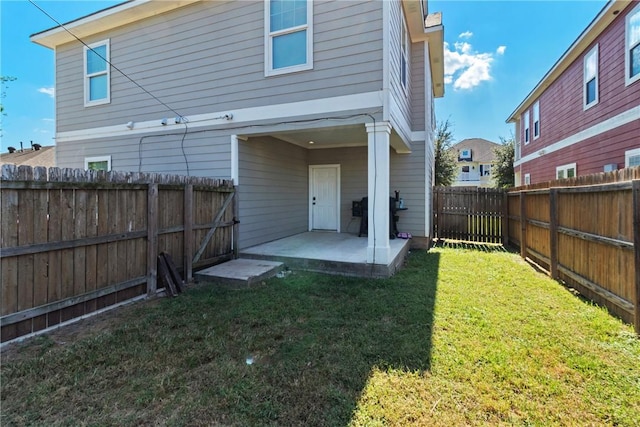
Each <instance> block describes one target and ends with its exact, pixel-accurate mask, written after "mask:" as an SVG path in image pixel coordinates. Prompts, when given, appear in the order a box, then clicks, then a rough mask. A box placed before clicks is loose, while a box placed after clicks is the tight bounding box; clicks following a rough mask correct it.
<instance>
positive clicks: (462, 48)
mask: <svg viewBox="0 0 640 427" xmlns="http://www.w3.org/2000/svg"><path fill="white" fill-rule="evenodd" d="M472 35H473V33H471V32H470V31H466V32H464V33H462V34H460V36H459V38H467V39H468V38H470V37H471V36H472ZM506 49H507V47H506V46H499V47H498V48H497V49H496V52H495V54H497V55H503V54H504V52H505V50H506ZM493 61H494V53H490V52H486V53H482V52H476V51H474V50H473V46H472V45H471V44H470V43H468V42H466V41H457V42H455V43H454V44H453V48H451V46H450V45H449V43H447V42H445V43H444V73H445V77H444V82H445V84H453V88H454V89H456V90H457V89H460V90H469V89H473V88H474V87H476V86H478V85H479V84H481V83H482V82H484V81H489V80H491V78H492V77H491V64H492V63H493Z"/></svg>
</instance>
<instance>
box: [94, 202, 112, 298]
mask: <svg viewBox="0 0 640 427" xmlns="http://www.w3.org/2000/svg"><path fill="white" fill-rule="evenodd" d="M97 198H98V200H97V209H98V213H97V216H98V225H97V229H98V235H99V236H104V235H106V234H109V211H110V209H111V206H110V205H109V200H110V197H109V190H103V191H100V192H98V195H97ZM96 259H97V262H98V265H99V266H101V268H98V271H96V289H102V288H105V287H107V286H108V285H109V263H108V261H109V245H108V244H107V243H102V244H99V245H96ZM105 267H106V268H105ZM105 305H106V304H105V297H100V298H97V299H96V310H100V309H101V308H104V307H105Z"/></svg>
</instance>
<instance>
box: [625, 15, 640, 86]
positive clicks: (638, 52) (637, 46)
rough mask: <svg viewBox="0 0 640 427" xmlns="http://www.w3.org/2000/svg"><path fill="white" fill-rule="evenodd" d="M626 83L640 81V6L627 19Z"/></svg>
mask: <svg viewBox="0 0 640 427" xmlns="http://www.w3.org/2000/svg"><path fill="white" fill-rule="evenodd" d="M625 40H626V42H625V46H626V47H625V58H624V59H625V61H624V62H625V69H626V70H627V71H626V72H625V82H626V84H627V85H629V84H631V83H633V82H635V81H636V80H640V5H637V6H636V7H635V8H634V9H633V10H632V11H631V13H629V14H628V15H627V19H626V39H625Z"/></svg>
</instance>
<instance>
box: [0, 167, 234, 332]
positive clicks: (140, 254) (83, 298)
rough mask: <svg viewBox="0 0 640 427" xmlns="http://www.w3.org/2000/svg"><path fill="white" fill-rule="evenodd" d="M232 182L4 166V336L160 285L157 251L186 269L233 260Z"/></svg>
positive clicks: (150, 292)
mask: <svg viewBox="0 0 640 427" xmlns="http://www.w3.org/2000/svg"><path fill="white" fill-rule="evenodd" d="M235 194H236V193H235V189H234V186H233V183H232V182H231V181H225V180H214V179H209V178H194V177H181V176H170V175H160V174H140V173H124V172H103V171H84V170H79V169H76V170H74V169H58V168H50V169H49V170H48V171H47V170H46V169H45V168H33V169H32V168H31V167H26V166H20V167H16V166H14V165H3V166H2V176H1V181H0V203H1V211H2V218H1V222H2V236H1V242H0V262H1V274H2V278H1V281H2V284H1V290H2V296H1V298H2V309H1V312H0V328H1V341H2V342H6V341H8V340H11V339H14V338H17V337H20V336H23V335H26V334H29V333H32V332H36V331H39V330H43V329H46V328H49V327H51V326H54V325H57V324H60V323H62V322H65V321H69V320H71V319H74V318H78V317H81V316H84V315H86V314H89V313H93V312H96V311H98V310H101V309H103V308H105V307H108V306H113V305H116V304H119V303H122V302H124V301H129V300H132V299H137V298H143V297H145V296H154V295H156V292H157V283H158V282H157V257H158V254H159V253H161V252H165V253H168V254H170V255H171V257H172V258H173V259H174V260H175V261H176V264H179V266H180V267H179V268H180V270H182V276H183V277H185V279H186V280H187V281H189V280H191V278H192V271H193V269H194V268H199V267H204V266H208V265H213V264H216V263H219V262H222V261H224V260H227V259H231V258H233V256H234V250H237V241H236V240H235V239H237V236H238V233H237V227H236V224H237V221H236V216H235V215H236V214H235V212H236V211H237V208H236V203H234V201H235V200H236V197H234V196H235Z"/></svg>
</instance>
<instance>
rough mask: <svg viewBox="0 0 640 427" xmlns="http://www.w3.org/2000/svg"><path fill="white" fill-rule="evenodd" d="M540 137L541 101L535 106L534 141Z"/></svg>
mask: <svg viewBox="0 0 640 427" xmlns="http://www.w3.org/2000/svg"><path fill="white" fill-rule="evenodd" d="M539 136H540V101H536V103H535V104H533V139H537V138H538V137H539Z"/></svg>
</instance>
